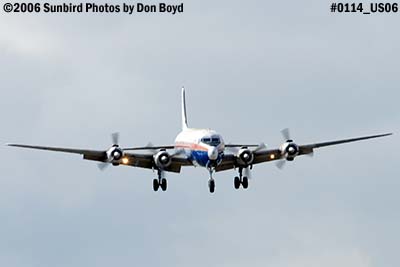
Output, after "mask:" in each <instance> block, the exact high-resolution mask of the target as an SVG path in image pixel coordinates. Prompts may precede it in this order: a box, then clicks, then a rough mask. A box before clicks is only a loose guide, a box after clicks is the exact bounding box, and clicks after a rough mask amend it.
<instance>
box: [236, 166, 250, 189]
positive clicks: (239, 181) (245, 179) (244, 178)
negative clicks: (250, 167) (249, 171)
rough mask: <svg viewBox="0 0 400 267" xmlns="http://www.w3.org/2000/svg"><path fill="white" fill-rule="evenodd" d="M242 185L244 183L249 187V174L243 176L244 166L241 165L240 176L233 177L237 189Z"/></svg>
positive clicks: (244, 186) (245, 186)
mask: <svg viewBox="0 0 400 267" xmlns="http://www.w3.org/2000/svg"><path fill="white" fill-rule="evenodd" d="M240 185H242V186H243V188H244V189H247V188H248V187H249V178H248V177H247V176H243V167H239V177H238V176H236V177H235V178H234V179H233V186H234V187H235V189H239V187H240Z"/></svg>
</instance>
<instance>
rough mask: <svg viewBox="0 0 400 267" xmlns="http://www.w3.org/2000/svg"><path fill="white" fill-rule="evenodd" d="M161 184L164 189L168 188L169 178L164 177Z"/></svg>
mask: <svg viewBox="0 0 400 267" xmlns="http://www.w3.org/2000/svg"><path fill="white" fill-rule="evenodd" d="M160 186H161V189H162V191H165V190H167V179H165V178H163V179H162V180H161V184H160Z"/></svg>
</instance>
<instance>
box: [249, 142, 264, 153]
mask: <svg viewBox="0 0 400 267" xmlns="http://www.w3.org/2000/svg"><path fill="white" fill-rule="evenodd" d="M266 148H267V146H266V145H265V144H264V143H260V144H259V145H258V147H256V148H255V149H254V150H253V151H252V152H253V153H254V152H258V151H260V150H263V149H266Z"/></svg>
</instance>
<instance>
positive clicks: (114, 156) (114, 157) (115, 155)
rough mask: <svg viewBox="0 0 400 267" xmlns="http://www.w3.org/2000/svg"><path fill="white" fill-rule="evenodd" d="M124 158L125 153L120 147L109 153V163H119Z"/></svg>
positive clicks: (113, 148)
mask: <svg viewBox="0 0 400 267" xmlns="http://www.w3.org/2000/svg"><path fill="white" fill-rule="evenodd" d="M123 156H124V151H123V150H122V148H120V147H118V146H113V147H111V148H110V149H109V150H108V151H107V159H108V161H109V162H113V161H119V160H120V159H121V158H122V157H123Z"/></svg>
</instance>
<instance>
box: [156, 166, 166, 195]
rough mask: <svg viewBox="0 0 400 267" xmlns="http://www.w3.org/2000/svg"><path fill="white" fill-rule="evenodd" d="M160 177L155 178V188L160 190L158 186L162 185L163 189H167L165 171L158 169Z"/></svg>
mask: <svg viewBox="0 0 400 267" xmlns="http://www.w3.org/2000/svg"><path fill="white" fill-rule="evenodd" d="M157 176H158V179H154V180H153V190H154V191H158V188H160V187H161V190H162V191H165V190H167V179H165V178H162V176H163V172H162V171H161V170H157Z"/></svg>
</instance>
